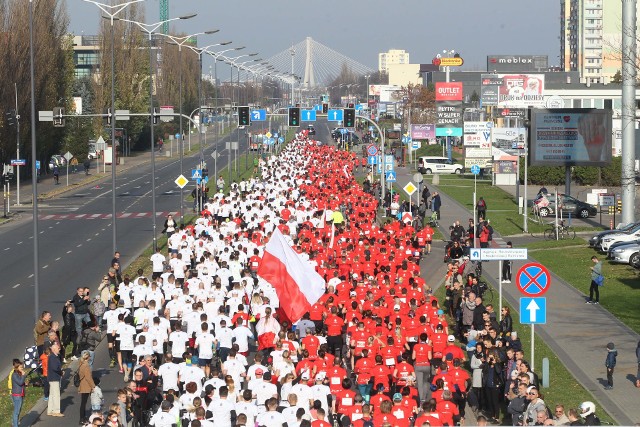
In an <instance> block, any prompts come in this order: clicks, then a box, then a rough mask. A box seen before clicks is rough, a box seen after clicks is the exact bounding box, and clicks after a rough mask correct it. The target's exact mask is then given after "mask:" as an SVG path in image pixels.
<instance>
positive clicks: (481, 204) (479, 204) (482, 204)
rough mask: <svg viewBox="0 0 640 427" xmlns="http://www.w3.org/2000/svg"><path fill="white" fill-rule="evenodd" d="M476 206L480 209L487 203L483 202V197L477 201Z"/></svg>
mask: <svg viewBox="0 0 640 427" xmlns="http://www.w3.org/2000/svg"><path fill="white" fill-rule="evenodd" d="M478 207H479V208H482V209H484V208H486V207H487V204H486V203H485V201H484V199H482V200H480V201H478Z"/></svg>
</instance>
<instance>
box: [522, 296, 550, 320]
mask: <svg viewBox="0 0 640 427" xmlns="http://www.w3.org/2000/svg"><path fill="white" fill-rule="evenodd" d="M520 323H522V324H529V325H538V324H542V325H544V324H545V323H547V299H546V298H520Z"/></svg>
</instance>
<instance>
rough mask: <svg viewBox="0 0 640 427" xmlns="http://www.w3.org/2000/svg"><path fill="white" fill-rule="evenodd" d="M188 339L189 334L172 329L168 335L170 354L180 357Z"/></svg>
mask: <svg viewBox="0 0 640 427" xmlns="http://www.w3.org/2000/svg"><path fill="white" fill-rule="evenodd" d="M187 341H189V335H187V334H186V332H183V331H173V332H171V335H169V342H171V354H173V355H174V356H175V357H178V358H180V359H182V354H183V353H184V352H185V351H186V348H187V346H186V344H187Z"/></svg>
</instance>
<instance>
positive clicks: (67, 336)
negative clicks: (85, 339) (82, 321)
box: [61, 301, 78, 360]
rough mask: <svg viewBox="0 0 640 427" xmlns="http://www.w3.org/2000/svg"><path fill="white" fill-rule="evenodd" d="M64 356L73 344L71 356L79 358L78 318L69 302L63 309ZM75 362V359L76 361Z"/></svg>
mask: <svg viewBox="0 0 640 427" xmlns="http://www.w3.org/2000/svg"><path fill="white" fill-rule="evenodd" d="M62 322H63V323H62V349H61V351H62V354H63V355H64V354H66V348H67V346H69V344H71V355H72V356H73V357H74V358H76V357H78V345H77V344H76V342H77V340H78V333H77V332H76V316H75V313H74V306H73V304H71V302H70V301H67V302H66V304H65V305H64V308H63V309H62ZM74 360H75V359H74Z"/></svg>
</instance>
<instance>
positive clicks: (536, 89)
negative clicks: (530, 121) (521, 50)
mask: <svg viewBox="0 0 640 427" xmlns="http://www.w3.org/2000/svg"><path fill="white" fill-rule="evenodd" d="M480 84H481V87H480V97H481V101H482V105H485V106H486V105H497V106H498V107H502V108H528V107H534V108H543V107H544V106H545V100H544V74H483V75H482V76H481V78H480ZM496 91H497V95H498V99H497V102H496V99H495V97H496Z"/></svg>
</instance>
